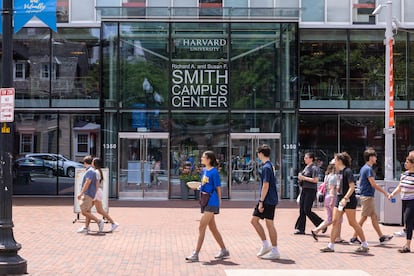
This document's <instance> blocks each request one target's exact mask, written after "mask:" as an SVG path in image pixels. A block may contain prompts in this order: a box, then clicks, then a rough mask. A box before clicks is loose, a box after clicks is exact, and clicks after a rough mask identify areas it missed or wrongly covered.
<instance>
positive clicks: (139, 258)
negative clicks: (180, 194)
mask: <svg viewBox="0 0 414 276" xmlns="http://www.w3.org/2000/svg"><path fill="white" fill-rule="evenodd" d="M295 204H296V203H295V202H289V201H283V202H282V203H281V204H280V206H279V208H278V209H277V214H276V227H277V230H278V236H279V250H280V253H281V259H280V260H275V261H265V260H261V259H258V258H257V257H256V252H257V250H258V249H259V247H260V245H261V244H260V241H259V239H258V238H257V236H256V233H255V232H254V230H253V228H252V227H251V225H250V216H251V213H252V206H253V205H254V203H253V202H237V201H224V203H223V208H222V209H221V214H220V215H218V216H217V224H218V227H219V229H220V231H221V233H222V235H223V238H224V241H225V243H226V245H227V247H228V248H229V250H230V254H231V257H230V258H229V259H226V260H222V261H217V260H214V255H215V254H216V253H217V251H218V246H217V245H216V243H215V242H214V240H213V238H212V236H211V234H210V232H207V235H206V240H205V243H204V245H203V248H202V251H201V253H200V262H198V263H186V262H185V260H184V258H185V256H187V255H189V254H190V253H191V251H192V249H193V248H194V246H195V242H196V237H197V231H198V230H197V227H198V223H199V218H200V212H199V209H198V205H197V202H196V201H194V200H191V201H175V200H170V201H137V202H132V201H119V200H114V201H110V202H109V205H110V214H111V215H112V216H113V217H114V218H115V219H116V220H117V221H118V222H119V223H120V227H119V228H118V229H117V231H115V232H114V233H111V234H106V235H84V234H78V233H76V230H77V229H78V228H79V227H80V226H82V221H81V220H79V221H76V222H75V223H73V221H74V219H76V215H75V214H74V213H73V199H72V198H27V197H26V198H25V197H19V198H14V199H13V222H14V225H15V226H14V228H13V232H14V237H15V239H16V241H17V242H19V243H21V244H22V249H21V250H20V251H19V255H20V256H21V257H22V258H24V259H26V260H27V265H28V272H29V275H38V276H49V275H203V276H204V275H212V276H219V275H229V276H244V275H249V276H251V275H264V276H266V275H353V276H357V275H375V276H377V275H413V274H414V266H413V265H412V263H413V260H414V259H413V254H412V253H410V254H400V253H398V252H397V249H398V248H399V247H400V246H401V245H402V244H403V242H404V239H403V238H400V237H398V238H397V237H395V238H394V239H393V240H391V241H390V242H389V243H388V244H387V245H380V244H379V241H378V238H377V236H376V234H375V233H374V230H373V229H372V226H371V223H370V222H367V223H366V225H365V226H364V229H366V236H367V238H368V241H369V243H370V247H371V250H370V251H369V253H368V254H356V253H354V252H353V251H354V249H356V246H355V245H337V246H336V248H335V250H336V252H335V253H320V252H319V248H321V247H324V246H326V244H327V241H328V236H327V235H325V236H322V237H320V239H319V242H314V241H313V239H312V237H311V235H310V234H309V233H310V229H311V225H310V222H308V224H307V230H306V231H307V233H308V234H307V235H301V236H296V235H293V225H294V223H295V220H296V218H297V214H298V209H297V207H296V205H295ZM315 210H317V212H318V213H320V214H321V215H322V216H323V215H324V210H323V209H322V208H319V209H315ZM357 216H358V217H359V212H358V214H357ZM92 227H93V228H96V229H97V225H96V224H93V225H92ZM105 227H106V228H108V229H109V227H110V225H109V224H107V225H105ZM381 227H382V229H383V231H384V233H386V234H389V233H393V232H395V231H397V230H400V229H401V226H383V225H382V226H381ZM328 232H329V231H328ZM342 232H343V238H346V239H349V238H350V236H351V234H352V231H351V229H350V227H349V226H348V225H347V222H346V220H345V224H344V227H343V231H342ZM407 264H411V265H407Z"/></svg>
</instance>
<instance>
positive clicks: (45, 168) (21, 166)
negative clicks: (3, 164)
mask: <svg viewBox="0 0 414 276" xmlns="http://www.w3.org/2000/svg"><path fill="white" fill-rule="evenodd" d="M32 174H44V175H46V176H48V177H53V174H54V170H53V166H52V165H50V164H48V163H47V162H45V161H44V160H42V159H40V158H34V157H23V158H19V159H17V160H16V161H15V162H14V175H15V177H22V176H23V177H30V176H31V175H32Z"/></svg>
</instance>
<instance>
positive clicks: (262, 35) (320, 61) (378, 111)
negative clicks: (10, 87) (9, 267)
mask: <svg viewBox="0 0 414 276" xmlns="http://www.w3.org/2000/svg"><path fill="white" fill-rule="evenodd" d="M339 2H340V3H338V1H334V0H318V1H315V0H312V1H310V0H301V1H299V0H298V1H290V0H267V1H255V0H244V1H240V0H237V1H235V0H227V1H226V0H210V1H208V0H146V1H145V0H143V1H137V0H135V1H113V0H103V1H102V0H96V1H94V3H91V4H88V5H86V4H85V3H84V2H83V1H80V0H72V1H70V0H64V1H63V0H62V1H58V9H57V15H58V32H56V33H55V32H53V31H51V30H49V29H48V28H45V27H44V26H43V25H42V24H41V23H40V22H37V21H36V20H32V21H31V22H29V23H28V24H26V26H25V28H23V29H22V30H20V31H19V32H18V33H16V34H15V35H14V43H13V45H14V56H13V61H14V64H13V69H14V70H13V75H14V87H15V88H16V109H15V123H14V129H15V132H14V137H15V143H14V152H15V159H18V158H22V157H25V155H26V154H29V153H59V154H62V155H65V156H66V157H67V159H69V160H72V161H80V160H81V159H82V158H83V156H85V155H87V154H92V155H96V156H100V157H102V159H103V160H104V163H105V166H106V167H108V168H109V171H110V173H109V178H110V179H109V185H110V187H109V196H110V197H116V198H123V199H144V198H164V199H174V198H183V199H187V198H193V197H196V195H195V194H194V192H193V191H191V190H188V188H187V187H186V186H185V183H186V182H187V181H190V180H194V179H196V178H197V174H198V170H199V166H200V156H201V154H202V152H203V151H205V150H214V151H215V152H216V154H217V158H218V159H219V162H220V172H221V179H222V185H223V196H224V197H226V198H231V199H254V198H256V197H257V193H258V185H259V183H258V181H259V174H260V164H259V160H257V157H256V154H255V148H256V147H257V145H258V144H260V143H268V144H270V146H271V147H272V148H273V155H272V160H273V161H274V163H275V171H276V173H277V176H278V178H279V189H280V196H281V197H282V198H293V197H294V196H295V195H296V181H295V176H296V175H297V171H298V170H299V169H301V167H302V166H303V164H302V157H303V155H304V153H305V152H307V151H313V152H315V154H316V156H317V157H318V162H319V164H320V165H321V167H322V168H324V164H327V163H328V161H329V160H330V159H332V157H333V155H334V153H335V152H339V151H347V152H349V153H350V155H351V156H352V158H353V170H354V171H355V173H356V174H357V172H358V171H359V168H360V166H361V165H362V164H363V163H364V162H363V158H362V152H363V151H364V149H365V148H366V147H374V148H375V149H376V150H377V152H378V155H379V161H378V166H377V168H376V173H377V178H379V179H381V178H383V177H384V175H383V174H384V173H383V167H384V134H383V129H384V124H385V122H384V117H385V114H384V112H385V111H384V106H385V85H384V83H385V46H384V28H385V12H383V13H380V14H379V15H377V16H372V15H371V14H372V12H373V10H374V9H375V7H376V6H377V5H379V4H381V3H382V2H381V1H376V3H374V2H375V1H365V0H344V1H339ZM392 2H393V15H394V16H395V17H396V18H398V19H399V21H400V22H398V23H399V24H398V25H399V26H400V28H399V29H397V30H395V34H394V38H395V45H394V78H395V80H394V82H395V119H396V133H395V135H394V147H393V151H394V155H395V156H394V161H395V162H394V168H393V171H394V174H395V176H396V177H398V175H399V173H400V172H401V170H402V167H401V165H402V164H403V162H404V160H405V155H406V154H407V152H408V150H410V149H411V147H412V145H413V142H412V140H413V138H412V136H411V134H412V133H413V129H412V126H411V124H410V123H409V122H410V121H411V116H412V115H413V114H412V113H411V107H412V105H413V92H412V91H413V82H412V80H413V77H412V76H411V74H412V73H411V72H412V70H411V68H412V67H413V54H412V50H413V37H412V35H411V33H412V32H411V31H410V30H414V15H412V14H410V13H409V12H408V11H409V10H411V9H412V8H413V5H414V4H412V3H411V1H409V0H399V1H395V0H394V1H392ZM382 4H383V3H382ZM401 26H402V27H401ZM25 161H28V164H25V165H18V164H16V166H15V168H14V194H24V195H33V194H35V195H45V194H47V195H73V192H74V189H73V186H74V183H75V180H76V177H75V178H72V177H70V176H68V175H65V173H64V172H63V171H62V169H61V167H64V162H65V161H58V162H52V161H54V160H44V161H45V162H44V164H41V165H39V167H40V172H39V170H38V171H36V173H35V172H33V170H31V168H30V166H31V165H33V160H31V161H32V163H30V160H25ZM59 162H61V163H59ZM66 162H67V161H66ZM50 164H55V165H54V167H53V166H52V167H53V168H52V169H53V171H54V174H53V175H50V174H43V173H41V172H42V171H43V170H46V169H49V168H48V166H50ZM59 164H61V165H59ZM322 174H323V172H322Z"/></svg>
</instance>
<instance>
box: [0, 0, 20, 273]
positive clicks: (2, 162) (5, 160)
mask: <svg viewBox="0 0 414 276" xmlns="http://www.w3.org/2000/svg"><path fill="white" fill-rule="evenodd" d="M12 11H13V0H3V10H2V22H3V34H2V50H3V53H2V67H1V68H2V81H1V86H2V87H3V88H11V87H13V75H12V74H13V67H12V66H13V25H12V20H13V17H12ZM13 135H14V125H13V123H1V131H0V275H13V274H19V275H21V274H26V273H27V262H26V260H24V259H23V258H21V257H20V256H19V255H18V254H17V251H19V250H20V249H21V245H20V244H19V243H17V242H16V241H15V240H14V236H13V220H12V195H13V178H12V168H13V148H14V146H13V140H14V137H13Z"/></svg>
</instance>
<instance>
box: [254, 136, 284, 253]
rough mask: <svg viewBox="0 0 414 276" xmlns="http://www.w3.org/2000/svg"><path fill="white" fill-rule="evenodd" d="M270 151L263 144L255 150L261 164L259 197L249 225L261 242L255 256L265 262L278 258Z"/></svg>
mask: <svg viewBox="0 0 414 276" xmlns="http://www.w3.org/2000/svg"><path fill="white" fill-rule="evenodd" d="M270 152H271V149H270V147H269V146H268V145H266V144H264V145H261V146H259V147H258V148H257V157H258V158H259V159H260V161H261V162H262V164H263V167H262V174H261V181H260V195H259V202H258V203H257V205H256V207H255V209H254V211H253V216H252V219H251V224H252V225H253V227H254V229H255V230H256V232H257V234H258V235H259V237H260V239H261V241H262V247H261V248H260V251H259V252H258V253H257V254H256V255H257V256H258V257H260V258H262V259H265V260H274V259H279V258H280V253H279V250H278V248H277V231H276V227H275V225H274V217H275V209H276V205H277V203H278V194H277V188H276V177H275V172H274V167H273V164H272V162H271V161H270ZM260 220H264V221H265V224H266V228H267V232H268V233H269V239H270V243H269V241H268V240H267V239H266V233H265V231H264V228H263V226H262V225H261V224H260Z"/></svg>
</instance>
